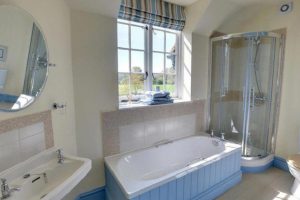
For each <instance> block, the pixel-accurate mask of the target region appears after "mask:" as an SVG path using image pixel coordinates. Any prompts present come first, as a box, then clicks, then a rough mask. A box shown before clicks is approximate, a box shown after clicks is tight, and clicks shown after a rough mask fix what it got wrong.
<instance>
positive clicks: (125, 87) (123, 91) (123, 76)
mask: <svg viewBox="0 0 300 200" xmlns="http://www.w3.org/2000/svg"><path fill="white" fill-rule="evenodd" d="M128 95H129V74H128V73H119V96H120V97H121V96H124V97H122V99H120V100H125V99H127V98H128Z"/></svg>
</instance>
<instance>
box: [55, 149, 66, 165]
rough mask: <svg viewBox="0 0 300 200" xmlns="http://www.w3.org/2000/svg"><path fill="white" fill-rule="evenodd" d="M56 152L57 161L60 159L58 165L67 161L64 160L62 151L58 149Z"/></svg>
mask: <svg viewBox="0 0 300 200" xmlns="http://www.w3.org/2000/svg"><path fill="white" fill-rule="evenodd" d="M56 152H57V159H58V160H57V163H59V164H63V163H64V161H65V158H64V155H63V151H62V149H58V150H57V151H56Z"/></svg>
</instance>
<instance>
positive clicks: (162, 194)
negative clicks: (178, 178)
mask: <svg viewBox="0 0 300 200" xmlns="http://www.w3.org/2000/svg"><path fill="white" fill-rule="evenodd" d="M159 199H166V200H167V199H168V185H167V184H165V185H163V186H161V187H160V188H159Z"/></svg>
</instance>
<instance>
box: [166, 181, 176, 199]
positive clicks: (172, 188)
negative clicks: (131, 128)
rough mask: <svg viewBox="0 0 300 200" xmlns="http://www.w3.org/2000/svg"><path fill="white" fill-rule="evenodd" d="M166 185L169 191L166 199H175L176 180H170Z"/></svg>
mask: <svg viewBox="0 0 300 200" xmlns="http://www.w3.org/2000/svg"><path fill="white" fill-rule="evenodd" d="M167 185H168V188H169V193H168V200H174V199H176V181H171V182H170V183H169V184H167Z"/></svg>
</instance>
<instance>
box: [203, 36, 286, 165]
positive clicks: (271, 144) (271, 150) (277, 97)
mask: <svg viewBox="0 0 300 200" xmlns="http://www.w3.org/2000/svg"><path fill="white" fill-rule="evenodd" d="M255 37H256V38H258V37H271V38H276V39H278V40H279V41H280V45H279V58H278V70H277V74H276V77H277V80H276V85H273V87H276V89H275V92H276V93H275V102H276V105H275V109H274V112H273V114H274V116H275V117H274V120H273V122H272V124H271V126H270V130H271V132H272V135H271V138H269V140H268V144H269V148H268V150H267V151H268V154H274V153H275V149H276V138H277V131H278V121H279V110H280V100H281V98H280V97H281V90H282V74H283V66H284V47H285V34H278V33H274V32H267V31H263V32H246V33H235V34H228V35H224V36H219V37H214V38H210V46H209V52H210V53H209V63H208V64H209V69H208V107H207V111H208V112H207V116H206V117H207V128H208V129H209V127H210V124H211V92H212V91H211V87H212V59H213V55H212V53H213V52H212V50H213V48H212V46H213V43H214V42H216V41H222V40H229V39H232V38H245V39H247V38H249V39H250V38H255ZM274 75H275V74H274ZM208 131H209V130H208ZM268 135H270V134H269V133H268ZM245 142H246V141H245V137H244V138H243V140H242V146H245ZM264 157H265V156H264ZM261 158H263V157H248V159H250V160H256V159H261Z"/></svg>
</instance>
